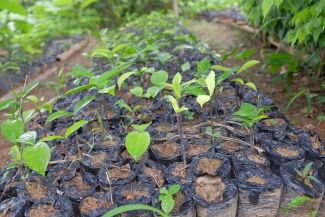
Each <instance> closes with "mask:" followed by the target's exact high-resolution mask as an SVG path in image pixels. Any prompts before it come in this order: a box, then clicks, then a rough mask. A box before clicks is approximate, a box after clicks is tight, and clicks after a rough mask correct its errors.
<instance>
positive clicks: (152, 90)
mask: <svg viewBox="0 0 325 217" xmlns="http://www.w3.org/2000/svg"><path fill="white" fill-rule="evenodd" d="M162 89H164V86H162V87H158V86H152V87H149V88H148V89H147V93H149V95H150V96H151V97H152V98H155V97H156V96H157V94H158V93H159V92H160V91H161V90H162Z"/></svg>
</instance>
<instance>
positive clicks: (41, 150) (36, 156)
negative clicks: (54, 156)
mask: <svg viewBox="0 0 325 217" xmlns="http://www.w3.org/2000/svg"><path fill="white" fill-rule="evenodd" d="M22 158H23V159H24V162H25V164H26V165H27V166H28V167H29V168H30V169H32V170H34V171H35V172H37V173H39V174H40V175H42V176H45V170H46V168H47V164H48V163H49V161H50V159H51V149H50V148H49V146H48V145H47V144H46V143H45V142H38V143H36V144H35V146H28V147H26V148H24V150H23V155H22Z"/></svg>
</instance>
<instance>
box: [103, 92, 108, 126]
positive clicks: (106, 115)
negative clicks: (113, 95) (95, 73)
mask: <svg viewBox="0 0 325 217" xmlns="http://www.w3.org/2000/svg"><path fill="white" fill-rule="evenodd" d="M105 95H106V94H105V93H104V94H103V102H104V113H105V119H106V120H105V123H106V126H105V127H106V129H108V114H107V102H106V96H105Z"/></svg>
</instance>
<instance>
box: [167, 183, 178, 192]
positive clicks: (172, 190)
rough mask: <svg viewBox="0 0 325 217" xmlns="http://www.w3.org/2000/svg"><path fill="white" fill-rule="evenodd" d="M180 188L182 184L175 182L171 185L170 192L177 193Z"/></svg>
mask: <svg viewBox="0 0 325 217" xmlns="http://www.w3.org/2000/svg"><path fill="white" fill-rule="evenodd" d="M179 190H181V185H180V184H173V185H172V186H170V187H169V189H168V193H169V194H176V193H177V192H178V191H179Z"/></svg>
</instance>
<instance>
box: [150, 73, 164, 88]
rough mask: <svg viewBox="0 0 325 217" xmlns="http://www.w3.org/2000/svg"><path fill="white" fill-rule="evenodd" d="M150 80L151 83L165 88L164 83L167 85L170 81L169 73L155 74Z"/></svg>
mask: <svg viewBox="0 0 325 217" xmlns="http://www.w3.org/2000/svg"><path fill="white" fill-rule="evenodd" d="M150 80H151V83H153V84H154V85H156V86H163V83H166V82H167V80H168V73H167V72H166V71H163V70H160V71H157V72H154V73H153V74H152V75H151V78H150Z"/></svg>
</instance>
